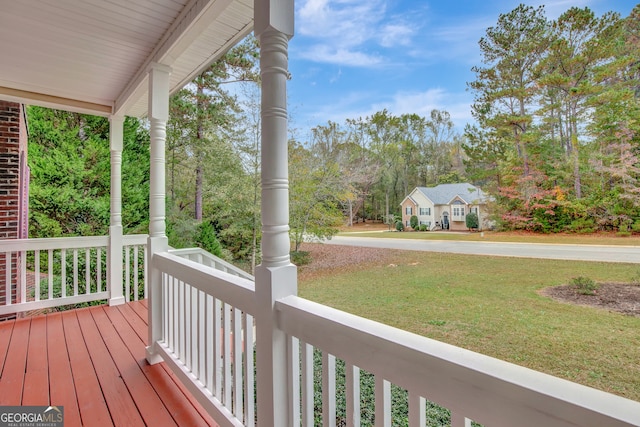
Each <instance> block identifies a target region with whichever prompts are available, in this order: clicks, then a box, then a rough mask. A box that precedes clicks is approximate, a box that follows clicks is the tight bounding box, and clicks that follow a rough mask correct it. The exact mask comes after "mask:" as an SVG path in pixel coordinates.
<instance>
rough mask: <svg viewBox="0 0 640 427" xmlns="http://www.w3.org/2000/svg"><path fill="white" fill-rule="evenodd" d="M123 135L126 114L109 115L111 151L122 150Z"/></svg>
mask: <svg viewBox="0 0 640 427" xmlns="http://www.w3.org/2000/svg"><path fill="white" fill-rule="evenodd" d="M123 135H124V116H109V147H110V150H111V151H114V150H115V151H122V140H123V138H124V136H123Z"/></svg>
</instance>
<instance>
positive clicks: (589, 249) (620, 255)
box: [324, 236, 640, 264]
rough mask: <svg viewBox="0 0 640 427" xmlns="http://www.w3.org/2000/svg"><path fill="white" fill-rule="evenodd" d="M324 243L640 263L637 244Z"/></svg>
mask: <svg viewBox="0 0 640 427" xmlns="http://www.w3.org/2000/svg"><path fill="white" fill-rule="evenodd" d="M324 243H325V244H329V245H346V246H363V247H369V248H389V249H405V250H411V251H429V252H448V253H456V254H470V255H493V256H510V257H524V258H546V259H565V260H576V261H604V262H626V263H636V264H640V247H638V246H607V245H564V244H539V243H501V242H464V241H451V240H412V239H392V238H377V237H355V236H334V237H333V238H332V239H331V240H325V241H324Z"/></svg>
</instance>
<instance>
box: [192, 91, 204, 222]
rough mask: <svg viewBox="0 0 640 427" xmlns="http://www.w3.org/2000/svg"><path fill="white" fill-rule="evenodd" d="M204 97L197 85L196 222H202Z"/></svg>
mask: <svg viewBox="0 0 640 427" xmlns="http://www.w3.org/2000/svg"><path fill="white" fill-rule="evenodd" d="M203 96H204V88H203V86H202V85H201V84H199V85H198V91H197V98H196V99H197V101H196V104H197V109H198V111H197V114H196V120H197V121H198V122H197V123H196V126H197V128H196V149H195V155H196V197H195V203H194V218H195V219H196V220H197V221H202V175H203V173H202V144H203V143H204V142H203V140H204V129H203V127H204V125H203V123H202V122H203V121H204V118H203V117H202V115H203V110H204V108H203V106H202V99H203Z"/></svg>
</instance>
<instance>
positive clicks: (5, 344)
mask: <svg viewBox="0 0 640 427" xmlns="http://www.w3.org/2000/svg"><path fill="white" fill-rule="evenodd" d="M13 325H15V322H0V376H1V375H2V369H3V368H4V361H5V359H6V358H7V350H8V349H9V343H10V342H11V335H12V333H13Z"/></svg>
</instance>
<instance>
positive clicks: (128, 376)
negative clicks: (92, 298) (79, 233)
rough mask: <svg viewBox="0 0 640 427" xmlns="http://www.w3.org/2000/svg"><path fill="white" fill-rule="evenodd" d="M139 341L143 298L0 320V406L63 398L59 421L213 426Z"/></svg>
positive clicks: (143, 328)
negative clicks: (147, 357) (153, 362)
mask: <svg viewBox="0 0 640 427" xmlns="http://www.w3.org/2000/svg"><path fill="white" fill-rule="evenodd" d="M146 342H147V305H146V301H140V302H134V303H129V304H125V305H121V306H118V307H108V306H98V307H91V308H85V309H79V310H71V311H66V312H62V313H53V314H47V315H41V316H35V317H29V318H24V319H18V320H15V321H5V322H0V406H3V405H23V406H24V405H53V406H64V418H65V420H64V421H65V424H64V425H65V427H72V426H81V425H85V426H144V425H151V426H154V427H164V426H176V425H177V426H207V425H210V426H216V424H215V422H214V421H213V420H212V419H211V417H209V416H208V415H207V414H206V413H205V412H204V410H203V409H202V407H201V406H200V405H199V404H198V403H197V402H196V401H195V399H193V398H192V397H191V395H190V394H189V392H188V391H187V390H186V389H184V387H182V386H181V385H180V384H179V382H178V380H177V378H176V377H175V376H174V375H173V373H171V372H170V370H169V369H168V368H167V367H166V366H165V364H164V363H160V364H157V365H153V366H150V365H148V364H147V362H146V360H145V343H146Z"/></svg>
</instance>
